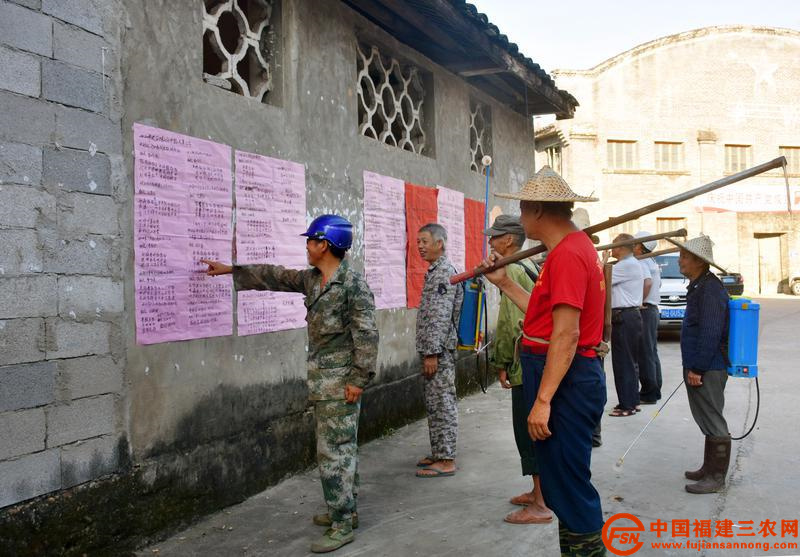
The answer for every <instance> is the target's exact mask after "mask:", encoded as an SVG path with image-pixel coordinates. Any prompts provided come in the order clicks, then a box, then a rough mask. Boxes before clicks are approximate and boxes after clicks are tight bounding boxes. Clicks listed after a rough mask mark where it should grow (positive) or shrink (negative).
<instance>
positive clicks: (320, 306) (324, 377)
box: [233, 260, 378, 400]
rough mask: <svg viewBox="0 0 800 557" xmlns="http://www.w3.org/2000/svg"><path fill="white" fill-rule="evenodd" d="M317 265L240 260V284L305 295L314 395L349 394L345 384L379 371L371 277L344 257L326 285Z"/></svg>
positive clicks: (236, 271)
mask: <svg viewBox="0 0 800 557" xmlns="http://www.w3.org/2000/svg"><path fill="white" fill-rule="evenodd" d="M321 278H322V273H321V272H320V271H319V270H317V269H314V268H312V269H305V270H302V271H297V270H295V269H286V268H284V267H281V266H279V265H241V266H240V265H237V266H234V268H233V284H234V287H235V288H236V290H274V291H279V292H299V293H301V294H304V295H305V305H306V309H307V310H308V314H307V315H306V322H307V323H308V389H309V398H310V399H311V400H336V399H343V398H344V387H345V385H353V386H356V387H361V388H363V387H365V386H366V385H367V383H369V381H370V380H371V379H372V377H374V376H375V366H376V363H377V359H378V327H377V325H376V323H375V301H374V299H373V296H372V291H371V290H370V289H369V286H367V282H366V281H365V280H364V277H362V276H361V275H360V274H358V273H356V272H354V271H352V270H351V269H350V265H349V263H348V262H347V260H343V261H342V263H341V265H339V269H337V271H336V272H335V273H334V274H333V276H332V277H331V278H330V280H329V281H328V282H327V284H325V287H324V288H320V282H321Z"/></svg>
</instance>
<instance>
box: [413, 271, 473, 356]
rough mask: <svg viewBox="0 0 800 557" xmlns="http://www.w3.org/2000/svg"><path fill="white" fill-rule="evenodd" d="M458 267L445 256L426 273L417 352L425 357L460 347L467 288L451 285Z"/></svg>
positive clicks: (418, 326) (419, 312)
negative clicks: (461, 322) (452, 277)
mask: <svg viewBox="0 0 800 557" xmlns="http://www.w3.org/2000/svg"><path fill="white" fill-rule="evenodd" d="M455 273H456V270H455V268H454V267H453V265H452V264H451V263H450V261H449V260H448V259H447V257H446V256H444V255H442V256H441V257H440V258H439V259H437V260H436V261H434V262H433V263H431V266H430V267H428V272H427V273H425V284H424V285H423V286H422V299H421V300H420V303H419V311H418V312H417V343H416V344H417V352H419V353H420V354H421V355H423V356H430V355H433V354H441V353H442V352H444V351H445V350H455V349H456V347H457V345H458V329H457V327H458V319H459V317H460V316H461V302H462V300H463V298H464V289H463V287H462V286H461V285H460V284H456V285H452V284H450V277H451V276H452V275H454V274H455Z"/></svg>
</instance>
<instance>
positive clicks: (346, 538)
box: [311, 527, 355, 553]
mask: <svg viewBox="0 0 800 557" xmlns="http://www.w3.org/2000/svg"><path fill="white" fill-rule="evenodd" d="M354 539H355V536H354V535H353V530H352V529H348V528H346V527H345V528H328V530H327V531H326V532H325V533H324V534H323V535H322V536H321V537H320V538H318V539H317V540H316V541H315V542H314V543H312V544H311V553H329V552H331V551H336V550H337V549H339V548H340V547H342V546H344V545H347V544H348V543H350V542H352V541H353V540H354Z"/></svg>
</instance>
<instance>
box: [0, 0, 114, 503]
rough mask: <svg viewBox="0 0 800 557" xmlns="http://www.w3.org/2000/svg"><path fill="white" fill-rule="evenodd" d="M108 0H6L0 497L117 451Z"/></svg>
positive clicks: (68, 479) (1, 106) (110, 466)
mask: <svg viewBox="0 0 800 557" xmlns="http://www.w3.org/2000/svg"><path fill="white" fill-rule="evenodd" d="M110 4H111V3H109V2H96V1H93V0H69V1H67V0H17V1H13V2H12V1H8V0H0V507H5V506H8V505H11V504H14V503H18V502H20V501H25V500H28V499H31V498H33V497H36V496H39V495H42V494H46V493H49V492H53V491H57V490H61V489H64V488H68V487H72V486H75V485H78V484H81V483H84V482H87V481H89V480H92V479H95V478H98V477H100V476H103V475H105V474H108V473H109V472H113V471H115V470H116V469H117V467H118V465H119V462H120V456H122V457H123V458H124V457H125V455H124V454H122V455H120V454H119V452H120V451H121V452H122V453H124V452H125V451H126V449H125V446H126V442H125V438H126V436H125V434H124V431H125V429H126V424H125V418H124V412H123V408H124V402H123V391H124V385H125V382H124V379H123V373H124V343H123V342H122V336H123V335H122V332H121V331H122V329H121V322H122V316H123V311H124V303H123V281H122V271H121V256H120V250H121V246H120V216H119V211H120V209H119V205H118V202H117V201H118V199H119V195H120V191H119V190H120V186H119V185H120V184H122V183H124V177H122V178H121V176H122V174H121V173H120V172H119V171H118V170H115V169H120V168H122V156H121V152H120V145H121V137H120V127H119V101H118V98H117V95H116V91H117V81H116V79H115V77H114V71H115V68H117V67H118V64H117V62H116V56H117V52H118V49H117V48H116V47H115V46H114V44H112V42H113V39H109V37H111V36H113V35H114V29H113V27H112V26H111V25H112V24H109V22H110V21H113V19H112V18H109V17H108V10H110V9H111V6H110ZM120 447H121V449H120Z"/></svg>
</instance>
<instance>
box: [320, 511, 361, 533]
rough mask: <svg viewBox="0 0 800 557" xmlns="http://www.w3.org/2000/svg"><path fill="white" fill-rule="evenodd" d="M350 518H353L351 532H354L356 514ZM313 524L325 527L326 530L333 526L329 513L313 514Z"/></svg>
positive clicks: (356, 522) (356, 521) (356, 525)
mask: <svg viewBox="0 0 800 557" xmlns="http://www.w3.org/2000/svg"><path fill="white" fill-rule="evenodd" d="M351 516H352V517H353V530H355V529H356V528H358V513H353V514H352V515H351ZM313 522H314V524H316V525H317V526H325V527H327V528H330V527H331V526H333V521H332V520H331V515H330V514H329V513H322V514H315V515H314V518H313Z"/></svg>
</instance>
